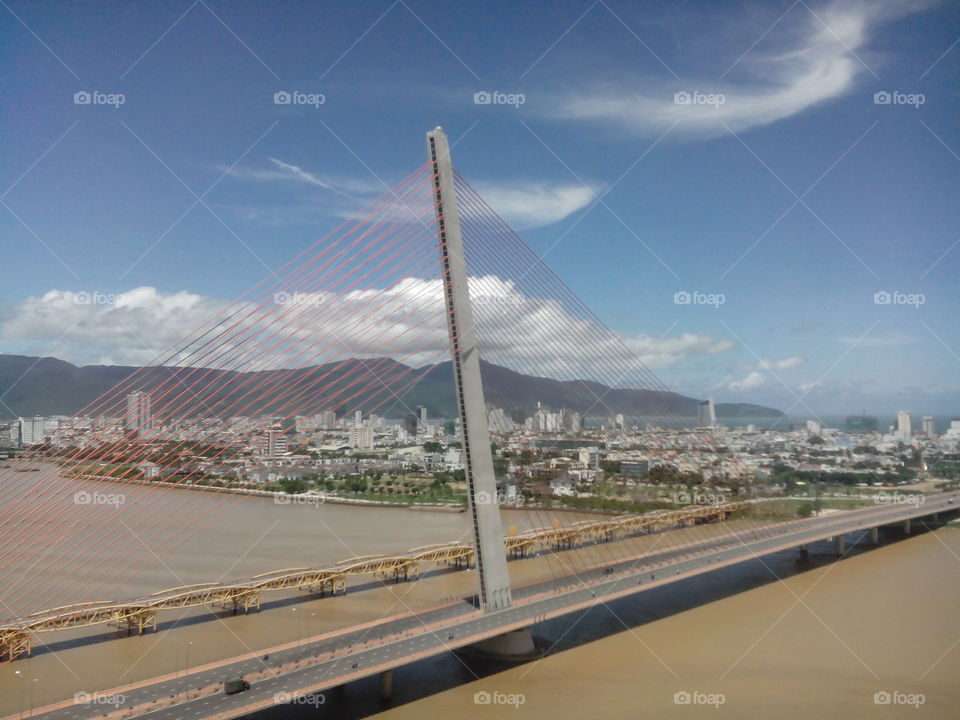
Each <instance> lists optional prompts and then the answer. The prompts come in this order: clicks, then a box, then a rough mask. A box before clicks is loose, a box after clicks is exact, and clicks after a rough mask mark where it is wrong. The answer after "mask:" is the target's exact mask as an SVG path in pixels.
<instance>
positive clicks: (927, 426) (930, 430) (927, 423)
mask: <svg viewBox="0 0 960 720" xmlns="http://www.w3.org/2000/svg"><path fill="white" fill-rule="evenodd" d="M923 434H924V435H926V436H927V437H928V438H932V437H936V435H937V431H936V429H935V428H934V425H933V415H924V416H923Z"/></svg>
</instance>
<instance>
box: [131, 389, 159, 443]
mask: <svg viewBox="0 0 960 720" xmlns="http://www.w3.org/2000/svg"><path fill="white" fill-rule="evenodd" d="M126 420H127V432H133V433H136V434H138V435H140V434H142V433H143V432H145V431H147V430H149V429H150V428H151V427H152V425H153V415H152V413H151V409H150V395H149V394H148V393H145V392H143V391H142V390H138V391H137V392H132V393H130V394H129V395H127V418H126Z"/></svg>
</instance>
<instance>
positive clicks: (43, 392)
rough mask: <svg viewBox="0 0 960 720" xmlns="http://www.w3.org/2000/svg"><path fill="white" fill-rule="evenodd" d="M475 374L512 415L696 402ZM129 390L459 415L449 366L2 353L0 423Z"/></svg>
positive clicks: (738, 409)
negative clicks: (240, 365)
mask: <svg viewBox="0 0 960 720" xmlns="http://www.w3.org/2000/svg"><path fill="white" fill-rule="evenodd" d="M481 374H482V376H483V384H484V393H485V395H486V398H487V403H488V404H489V405H491V406H495V407H501V408H503V409H504V410H506V411H507V412H509V413H510V414H512V415H514V416H515V417H517V416H527V415H530V414H531V413H532V412H534V411H535V410H536V408H537V407H538V403H540V404H542V405H543V406H545V407H548V408H551V409H555V410H556V409H560V408H569V409H573V410H577V411H579V412H581V413H583V414H585V415H589V416H609V415H612V414H614V413H623V414H624V415H626V416H627V417H630V418H639V419H650V420H656V419H657V418H680V417H690V416H694V417H695V416H696V413H697V404H698V403H699V400H697V399H696V398H691V397H685V396H682V395H678V394H675V393H671V392H662V391H654V390H631V389H622V388H610V387H608V386H606V385H603V384H601V383H598V382H593V381H587V380H583V381H581V380H574V381H560V380H554V379H551V378H544V377H534V376H531V375H524V374H522V373H519V372H515V371H513V370H510V369H508V368H505V367H502V366H499V365H493V364H491V363H486V362H482V363H481ZM134 390H144V391H147V392H149V393H150V395H151V400H152V403H153V411H154V412H155V413H163V412H165V411H166V412H169V413H170V414H173V415H175V416H178V417H197V416H202V417H218V416H225V415H264V414H277V415H284V416H293V415H310V414H314V413H316V412H319V411H321V410H324V409H330V408H335V409H338V410H340V411H342V412H353V411H354V410H356V409H361V410H363V411H364V412H365V413H369V412H373V413H376V414H378V415H381V416H384V417H393V418H397V417H402V416H404V415H406V414H407V413H409V412H412V409H414V408H416V407H417V406H421V405H422V406H424V407H426V408H427V411H428V413H429V414H430V416H431V417H453V416H454V415H455V414H456V405H455V398H454V393H453V373H452V369H451V364H450V363H449V362H445V363H440V364H438V365H433V366H430V367H424V368H411V367H408V366H406V365H403V364H401V363H398V362H396V361H394V360H391V359H389V358H374V359H356V358H354V359H349V360H344V361H338V362H336V363H330V364H326V365H316V366H311V367H305V368H295V369H287V370H263V371H245V372H237V371H230V370H209V369H207V368H192V367H168V366H147V367H143V368H139V367H131V366H123V365H87V366H83V367H77V366H76V365H72V364H70V363H68V362H65V361H63V360H58V359H56V358H51V357H45V358H37V357H28V356H24V355H0V401H2V402H0V417H3V418H12V417H16V416H22V417H25V416H32V415H47V416H49V415H66V416H73V415H77V414H81V413H82V414H93V415H111V416H119V415H122V414H123V412H124V409H125V400H124V398H125V395H126V394H127V393H128V392H132V391H134ZM111 391H112V392H111ZM104 397H105V398H106V400H104V399H102V398H104ZM98 398H101V400H99V401H98ZM91 404H93V405H91ZM716 412H717V416H718V417H727V418H736V417H780V416H781V415H782V414H783V413H781V412H780V411H779V410H775V409H773V408H769V407H764V406H762V405H752V404H749V403H736V404H730V403H718V404H717V405H716Z"/></svg>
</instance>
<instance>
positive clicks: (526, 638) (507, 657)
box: [461, 628, 539, 662]
mask: <svg viewBox="0 0 960 720" xmlns="http://www.w3.org/2000/svg"><path fill="white" fill-rule="evenodd" d="M461 650H462V652H463V654H464V655H467V656H474V657H477V658H480V659H483V660H494V661H497V662H527V661H529V660H534V659H536V658H538V657H539V653H538V652H537V648H536V646H535V645H534V643H533V635H531V634H530V628H521V629H519V630H511V631H510V632H508V633H506V634H504V635H498V636H497V637H492V638H489V639H488V640H481V641H480V642H478V643H474V644H473V645H469V646H467V647H465V648H462V649H461Z"/></svg>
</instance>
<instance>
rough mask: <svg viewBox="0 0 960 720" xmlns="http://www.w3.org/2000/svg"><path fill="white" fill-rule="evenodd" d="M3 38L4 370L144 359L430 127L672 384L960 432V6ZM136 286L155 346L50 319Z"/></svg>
mask: <svg viewBox="0 0 960 720" xmlns="http://www.w3.org/2000/svg"><path fill="white" fill-rule="evenodd" d="M0 39H2V42H0V62H2V63H3V67H4V70H5V73H4V78H5V82H4V85H3V88H2V90H0V103H2V105H0V158H2V161H0V162H2V167H0V170H2V176H0V185H2V188H0V195H2V201H3V205H2V206H0V242H2V248H3V258H4V263H3V267H4V270H5V272H4V273H3V276H2V277H3V280H2V283H0V303H2V310H3V319H2V320H0V350H2V351H5V352H21V353H26V354H49V355H55V356H58V357H63V358H64V359H67V360H70V361H73V362H78V363H87V362H101V361H103V362H143V361H145V359H148V358H147V356H148V355H150V351H151V350H154V349H155V350H160V349H162V348H163V347H166V345H167V344H168V341H169V340H171V339H173V338H175V337H176V336H177V334H178V333H179V332H181V331H186V330H187V329H188V327H189V326H192V325H190V324H189V320H190V316H191V313H192V314H199V313H202V312H206V311H209V309H210V308H213V307H215V306H216V304H217V303H218V302H222V301H224V300H229V299H232V298H234V297H236V296H238V295H239V294H241V293H242V292H243V291H244V290H245V289H246V288H248V287H250V286H252V285H254V284H256V283H257V282H259V281H260V279H261V278H262V277H263V276H264V275H265V274H266V272H267V268H272V267H276V266H278V265H280V264H281V263H283V262H285V261H286V260H287V259H289V258H290V257H291V256H293V255H295V254H296V253H297V252H299V251H300V250H301V249H303V248H304V247H306V246H307V245H308V244H310V243H311V242H312V241H313V240H315V239H316V238H317V237H319V236H321V235H322V234H323V233H324V232H325V231H326V230H328V229H330V228H331V227H333V226H334V225H335V224H337V223H338V222H339V221H340V220H341V219H342V216H343V215H344V213H348V212H350V211H351V210H352V209H354V208H356V207H357V206H358V205H359V204H361V203H362V202H363V201H364V200H365V199H369V198H371V197H373V196H375V195H376V194H378V193H379V192H380V191H381V190H382V189H383V185H382V183H383V182H386V183H393V182H396V181H397V180H399V179H400V178H402V177H404V176H406V175H407V174H408V173H409V172H411V171H412V170H413V169H415V168H416V167H417V166H419V165H420V164H421V163H422V162H423V161H424V149H423V134H424V132H425V131H426V130H428V129H430V128H431V127H433V126H434V125H437V124H442V125H443V126H444V127H445V128H446V129H447V131H448V132H449V134H450V135H451V137H452V138H453V139H454V140H455V141H456V142H457V144H456V147H455V151H454V153H455V162H456V164H457V167H458V169H459V171H460V173H461V174H463V175H464V176H465V177H466V178H468V179H469V180H470V182H471V183H472V184H473V185H474V186H475V187H477V188H478V189H480V190H481V192H483V193H484V194H485V196H486V197H487V198H488V200H489V202H490V203H491V205H493V207H494V208H495V209H497V210H498V211H499V212H500V213H501V214H502V215H503V216H504V217H505V218H506V219H507V220H508V221H509V222H511V223H512V224H513V225H514V226H515V227H517V228H518V229H519V230H520V231H521V234H522V236H523V237H524V239H525V240H526V241H527V242H528V243H529V244H530V245H531V246H532V247H533V248H534V249H535V250H536V251H537V252H540V253H543V254H545V257H546V259H547V261H548V263H549V264H550V265H551V266H552V267H553V268H554V270H555V271H556V272H557V273H558V274H559V275H560V276H561V277H562V278H563V279H564V280H565V281H566V282H567V284H569V285H570V287H571V288H572V289H573V290H574V291H575V292H576V293H578V294H579V295H580V297H581V298H583V300H584V301H585V302H586V303H587V305H588V306H590V307H591V308H592V309H593V310H594V311H596V312H597V313H598V314H599V315H600V317H601V318H603V319H604V321H605V322H607V324H608V325H610V326H611V327H612V328H614V329H615V330H616V331H618V332H620V333H622V334H623V335H624V336H625V337H626V338H627V339H628V340H630V341H631V342H632V343H634V345H635V346H636V347H638V348H639V349H641V350H642V349H644V348H648V347H651V346H652V342H653V340H656V339H659V338H662V339H661V340H660V341H659V342H658V343H657V344H656V347H655V349H654V350H653V351H652V352H651V355H650V357H649V363H650V365H651V366H652V367H653V368H654V369H655V370H656V372H657V373H658V375H659V376H660V377H661V378H662V379H663V380H664V382H666V384H667V385H668V386H670V387H671V388H673V389H676V390H678V391H680V392H683V393H686V394H690V395H695V396H700V397H703V396H706V395H708V394H712V395H714V396H716V398H717V399H718V400H720V401H733V402H736V401H746V402H760V403H763V404H768V405H774V406H776V407H779V408H781V409H784V410H786V409H788V408H790V407H791V406H793V410H792V412H793V413H795V414H810V413H812V412H815V413H823V414H830V413H845V412H848V411H849V412H859V411H860V409H862V408H866V409H867V411H868V412H871V411H872V412H878V413H883V412H892V411H896V410H897V409H900V408H906V409H910V410H912V411H913V412H916V413H924V412H935V413H956V412H960V381H958V378H960V372H958V371H960V323H958V320H957V316H958V313H957V309H958V303H957V300H958V291H957V281H956V277H957V270H958V266H960V245H958V240H960V203H958V202H957V200H956V198H957V190H958V185H960V126H958V123H957V122H956V118H957V114H958V111H960V99H958V93H957V87H958V78H960V46H958V44H957V41H958V39H960V13H958V11H957V7H956V5H954V4H951V3H947V2H941V3H935V2H896V3H894V2H889V3H887V2H869V3H867V2H863V3H860V2H838V3H820V2H818V3H813V2H810V3H804V2H799V1H798V2H793V3H791V2H770V3H752V2H744V3H730V2H724V3H692V2H683V3H677V2H653V3H643V4H642V7H638V6H637V4H633V3H622V2H612V1H609V2H596V3H591V2H568V3H551V4H549V5H548V4H542V3H516V2H503V3H497V2H483V3H435V2H434V3H428V2H414V1H412V0H408V1H407V2H394V3H391V2H369V3H352V4H351V3H326V2H320V3H317V2H309V3H295V2H286V3H225V2H195V3H191V2H165V3H111V2H102V3H97V4H96V5H91V4H78V3H67V2H16V1H13V0H4V3H2V7H0ZM295 90H296V91H300V92H303V93H322V94H323V96H324V98H325V102H324V103H323V104H322V105H319V106H318V107H311V106H298V107H294V106H285V105H276V104H274V102H273V96H274V93H276V92H278V91H295ZM84 91H85V92H91V93H92V92H94V91H97V92H100V93H104V94H110V93H122V95H123V97H124V102H123V104H122V105H120V106H119V107H114V106H111V105H109V104H104V105H96V104H86V105H85V104H75V102H74V95H75V93H77V92H84ZM482 91H489V92H493V91H498V92H501V93H505V94H517V93H521V94H522V95H523V98H524V102H523V104H522V105H519V106H512V105H506V104H488V105H478V104H475V102H474V94H475V93H477V92H482ZM677 93H687V95H677ZM877 93H888V95H882V94H881V95H879V96H877V95H876V94H877ZM887 97H889V98H890V99H891V102H889V103H884V102H882V100H883V99H885V98H887ZM685 98H689V99H690V100H691V102H689V103H685V102H683V100H684V99H685ZM878 99H879V100H881V102H879V103H878V102H877V100H878ZM461 136H462V137H461ZM228 169H230V170H229V172H227V171H228ZM211 186H212V189H209V192H207V191H208V188H211ZM194 193H195V194H196V195H194ZM204 193H206V194H204ZM196 196H201V197H202V199H203V201H202V203H198V204H196V205H195V206H194V207H193V208H192V209H190V208H191V205H193V204H194V202H195V199H196ZM188 209H189V212H187V211H188ZM184 213H186V214H184ZM181 216H182V217H181ZM134 288H154V290H153V291H143V292H141V297H143V298H146V299H145V300H144V304H143V307H142V308H141V312H140V314H139V315H137V316H136V318H135V319H133V320H131V319H130V318H128V322H135V323H136V324H137V326H138V327H137V331H138V334H139V335H140V336H141V338H147V339H148V344H151V343H152V342H153V341H154V339H156V342H157V347H156V348H145V347H144V346H143V343H142V342H141V341H140V340H138V339H135V338H132V337H130V336H129V334H128V333H126V332H125V331H124V329H123V327H121V326H122V325H123V323H122V322H120V320H122V317H120V316H119V315H118V314H117V312H116V311H113V312H110V311H107V310H106V309H104V308H95V307H91V306H77V305H76V304H72V305H71V304H69V303H67V304H65V300H64V298H65V297H67V296H65V295H64V294H63V293H65V292H67V291H69V292H101V293H115V294H116V293H124V292H128V291H130V290H132V289H134ZM52 291H60V293H54V292H52ZM884 291H886V292H890V293H893V292H895V291H897V292H899V293H902V295H896V296H892V298H893V302H892V303H890V304H877V303H876V302H875V300H874V295H875V293H877V292H884ZM678 292H689V293H701V294H702V295H701V296H697V297H702V296H704V295H711V294H712V295H717V294H721V295H722V296H723V299H724V302H723V304H722V305H719V307H716V306H714V305H710V304H694V303H691V304H676V303H675V294H676V293H678ZM911 296H912V304H910V303H911ZM917 296H919V297H920V298H921V299H922V304H918V303H919V301H918V300H917ZM881 297H882V296H881ZM899 302H905V303H907V304H898V303H899ZM114 310H115V309H114ZM91 313H94V314H91ZM131 317H132V316H131ZM798 398H799V399H798Z"/></svg>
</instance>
